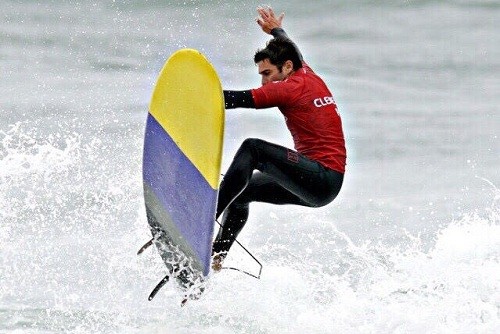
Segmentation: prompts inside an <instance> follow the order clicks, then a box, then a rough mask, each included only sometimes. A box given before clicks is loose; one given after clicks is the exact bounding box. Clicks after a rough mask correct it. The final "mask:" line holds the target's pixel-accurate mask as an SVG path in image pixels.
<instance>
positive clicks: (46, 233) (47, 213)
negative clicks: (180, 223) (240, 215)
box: [0, 0, 500, 333]
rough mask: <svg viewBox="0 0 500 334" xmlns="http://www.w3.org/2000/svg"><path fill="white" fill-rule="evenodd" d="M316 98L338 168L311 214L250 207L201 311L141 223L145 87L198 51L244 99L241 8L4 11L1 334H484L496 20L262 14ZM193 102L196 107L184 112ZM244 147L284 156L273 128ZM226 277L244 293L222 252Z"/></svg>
mask: <svg viewBox="0 0 500 334" xmlns="http://www.w3.org/2000/svg"><path fill="white" fill-rule="evenodd" d="M270 4H271V5H272V6H273V7H274V8H275V10H276V12H278V13H280V12H282V11H283V12H285V14H286V16H285V19H284V27H285V28H286V30H287V32H288V33H289V35H290V37H292V38H293V39H294V41H295V42H296V43H297V44H298V45H299V47H300V49H301V51H302V53H303V54H304V57H305V58H306V60H307V61H308V63H309V64H310V65H311V67H312V68H313V69H315V70H316V72H317V73H319V74H320V75H321V76H322V77H323V78H324V80H325V81H326V82H327V84H328V85H329V87H330V88H331V90H332V92H333V94H334V97H335V99H336V101H337V103H338V105H339V110H340V113H341V115H342V118H343V122H344V131H345V135H346V141H347V148H348V165H347V173H346V178H345V183H344V187H343V189H342V192H341V194H340V196H339V197H338V198H337V199H336V200H335V201H334V202H333V203H332V204H330V205H328V206H326V207H324V208H320V209H309V208H302V207H294V206H271V205H266V204H252V206H251V214H250V219H249V221H248V224H247V226H246V228H245V229H244V230H243V232H242V233H241V236H240V238H239V240H240V241H241V242H242V244H244V245H245V246H246V247H247V248H248V249H249V250H250V251H251V253H252V254H253V255H254V256H255V257H256V258H257V259H258V260H259V261H260V262H261V263H262V265H263V271H262V275H261V279H260V280H256V279H254V278H252V277H250V276H247V275H244V274H241V273H239V272H236V271H230V270H224V271H222V272H221V273H219V274H216V275H213V277H212V278H211V279H210V280H209V284H208V287H207V290H206V293H205V294H204V295H203V297H202V298H201V299H200V300H198V301H193V302H189V303H188V304H187V305H186V306H185V307H183V308H181V307H180V302H181V300H182V296H181V295H180V293H179V292H178V291H177V290H176V289H175V288H174V287H173V286H168V285H167V286H166V287H165V288H164V289H163V290H162V291H161V292H160V293H159V294H158V295H157V296H156V298H155V299H154V300H153V301H152V302H148V301H147V296H148V294H149V292H150V291H151V289H152V288H153V287H154V286H155V285H156V283H157V282H158V281H159V280H160V279H161V278H162V277H163V275H164V269H163V265H162V263H161V261H160V259H159V256H158V255H157V254H156V252H155V251H154V249H151V250H148V251H147V252H145V253H144V254H143V255H142V256H141V257H137V256H136V255H135V254H136V251H137V250H138V249H139V247H140V246H142V244H143V243H144V242H146V241H147V240H148V239H149V238H150V233H149V230H148V225H147V222H146V218H145V209H144V205H143V194H142V179H141V155H142V140H143V135H144V125H145V119H146V113H147V108H148V102H149V98H150V95H151V90H152V87H153V85H154V82H155V80H156V76H157V73H158V72H159V70H160V69H161V66H162V65H163V62H164V61H165V60H166V59H167V58H168V56H169V55H170V54H171V53H172V52H173V51H175V50H176V49H179V48H182V47H191V48H197V49H199V50H201V51H202V52H203V53H205V55H206V56H207V57H208V59H210V61H211V62H212V63H213V64H214V66H215V67H216V69H217V71H218V73H219V74H220V77H221V80H222V84H223V87H224V88H226V89H248V88H254V87H258V86H259V83H260V78H259V76H258V74H257V69H256V67H255V66H254V64H253V62H252V57H253V54H254V52H255V51H256V50H257V49H258V48H262V47H263V46H264V45H265V42H266V41H267V40H268V39H269V36H267V35H265V34H264V33H262V32H261V31H260V29H259V27H258V26H257V24H256V23H255V21H254V18H255V16H256V12H255V8H256V7H257V5H259V3H258V2H254V1H195V0H188V1H177V0H172V1H138V0H137V1H136V0H129V1H111V0H110V1H104V0H103V1H60V2H56V1H27V0H23V1H13V0H12V1H11V0H5V1H3V2H2V10H1V15H0V17H1V19H0V45H1V47H0V78H1V80H0V91H1V92H2V94H0V332H1V333H498V332H499V331H500V319H499V318H500V311H499V307H500V292H499V288H500V284H499V283H500V282H499V281H500V265H499V255H500V191H499V189H498V187H500V173H499V170H500V140H499V137H498V136H499V134H500V118H499V117H500V116H499V110H498V105H500V94H498V92H499V88H500V79H499V69H500V31H499V23H500V5H499V4H498V2H496V1H489V0H456V1H438V0H434V1H417V0H415V1H411V0H410V1H377V2H372V1H364V0H355V1H353V0H349V1H347V0H339V1H326V0H318V1H311V2H304V1H299V0H290V1H274V2H272V3H270ZM193 98H196V97H193ZM226 119H227V125H226V134H225V147H224V161H223V169H224V170H225V169H226V168H227V166H228V165H229V163H230V161H231V159H232V156H233V155H234V153H235V151H236V149H237V148H238V146H239V144H240V143H241V141H242V140H243V139H245V138H247V137H258V138H263V139H266V140H269V141H273V142H276V143H279V144H282V145H286V146H291V145H292V141H291V138H290V135H289V133H288V131H287V129H286V127H285V125H284V121H283V117H282V116H281V114H280V113H279V111H278V110H276V109H270V110H230V111H228V112H227V118H226ZM227 265H230V266H234V267H238V268H240V269H243V270H247V271H250V272H251V273H257V272H258V270H259V267H258V266H257V265H256V263H255V261H254V260H253V259H252V258H251V257H250V256H249V255H248V254H246V253H245V252H244V251H243V250H242V249H241V248H240V247H239V246H235V248H234V250H233V251H232V253H231V254H230V256H229V257H228V259H227Z"/></svg>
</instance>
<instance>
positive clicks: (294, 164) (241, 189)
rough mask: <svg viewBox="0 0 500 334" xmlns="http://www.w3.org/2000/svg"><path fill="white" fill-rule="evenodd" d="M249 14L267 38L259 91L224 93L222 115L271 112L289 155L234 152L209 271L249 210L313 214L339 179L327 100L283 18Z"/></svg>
mask: <svg viewBox="0 0 500 334" xmlns="http://www.w3.org/2000/svg"><path fill="white" fill-rule="evenodd" d="M257 12H258V14H259V17H258V18H257V23H258V24H259V26H260V27H261V28H262V30H263V31H264V32H265V33H267V34H270V35H272V36H273V39H271V40H270V41H269V42H268V43H267V45H266V47H265V48H264V49H262V50H259V51H257V53H256V54H255V56H254V61H255V64H256V65H257V67H258V72H259V74H260V76H261V78H262V87H260V88H257V89H250V90H244V91H230V90H225V91H224V99H225V107H226V109H232V108H255V109H261V108H271V107H278V109H279V110H280V111H281V113H282V114H283V115H284V117H285V121H286V125H287V127H288V129H289V131H290V133H291V135H292V137H293V141H294V146H295V150H291V149H288V148H285V147H283V146H279V145H276V144H273V143H269V142H266V141H264V140H261V139H255V138H249V139H246V140H245V141H244V142H243V144H242V145H241V147H240V148H239V150H238V151H237V153H236V155H235V157H234V160H233V161H232V163H231V165H230V166H229V168H228V170H227V172H226V174H225V176H224V178H223V180H222V182H221V185H220V190H219V197H218V204H217V212H216V218H219V217H220V216H221V214H222V213H224V214H223V217H222V221H221V228H220V230H219V233H218V234H217V237H216V239H215V241H214V244H213V262H212V268H213V269H214V270H215V271H219V270H220V269H221V268H222V261H223V260H224V258H225V257H226V255H227V252H228V251H229V249H230V248H231V246H232V244H233V242H234V240H235V239H236V237H237V236H238V234H239V232H240V231H241V230H242V228H243V226H244V225H245V223H246V221H247V219H248V214H249V203H251V202H265V203H272V204H296V205H302V206H307V207H321V206H324V205H326V204H328V203H330V202H332V201H333V200H334V199H335V197H336V196H337V195H338V193H339V192H340V188H341V186H342V182H343V179H344V172H345V162H346V149H345V142H344V135H343V130H342V122H341V119H340V115H339V113H338V111H337V105H336V103H335V100H334V98H333V95H332V93H331V92H330V90H329V89H328V87H327V86H326V84H325V83H324V82H323V80H322V79H321V78H320V77H319V76H318V75H316V74H315V73H314V72H313V70H312V69H311V68H310V67H309V65H307V63H306V62H305V61H304V59H303V58H302V54H301V53H300V51H299V49H298V48H297V46H296V45H295V43H294V42H292V41H291V40H290V38H289V37H288V35H287V34H286V32H285V31H284V30H283V28H282V21H283V18H284V14H281V15H279V16H276V15H275V14H274V11H273V10H272V8H270V7H267V8H263V7H258V8H257Z"/></svg>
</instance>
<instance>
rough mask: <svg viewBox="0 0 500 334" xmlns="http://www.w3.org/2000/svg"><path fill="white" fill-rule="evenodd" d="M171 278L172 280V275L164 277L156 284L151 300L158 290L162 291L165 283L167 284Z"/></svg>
mask: <svg viewBox="0 0 500 334" xmlns="http://www.w3.org/2000/svg"><path fill="white" fill-rule="evenodd" d="M169 280H170V275H167V276H165V277H163V279H162V280H161V281H160V282H159V283H158V284H157V285H156V287H155V288H154V289H153V291H151V293H150V294H149V297H148V300H149V301H151V300H153V298H154V297H155V296H156V294H157V293H158V291H160V289H161V288H163V286H164V285H165V284H167V282H168V281H169Z"/></svg>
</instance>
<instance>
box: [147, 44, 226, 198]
mask: <svg viewBox="0 0 500 334" xmlns="http://www.w3.org/2000/svg"><path fill="white" fill-rule="evenodd" d="M164 73H168V75H163V74H164ZM149 112H150V114H151V115H152V116H153V117H154V118H155V119H156V120H157V121H158V123H159V124H160V125H161V126H162V127H163V129H165V131H166V132H167V133H168V134H169V135H170V136H171V137H172V139H173V140H174V141H175V143H176V144H177V146H178V147H179V148H180V149H181V151H182V152H183V153H184V154H185V155H186V156H187V158H188V159H189V160H190V161H191V162H192V163H193V165H194V166H195V167H196V168H197V169H198V170H199V171H200V173H201V174H202V175H203V177H204V178H205V179H206V180H207V182H208V183H209V184H210V186H211V187H212V188H213V189H217V188H218V186H219V177H220V174H219V171H220V165H221V160H222V155H221V152H222V144H223V136H224V98H223V93H222V87H221V84H220V80H219V78H218V76H217V73H216V72H215V69H214V68H213V66H212V65H211V64H210V63H209V62H208V60H207V59H206V58H205V57H204V56H203V55H202V54H201V53H200V52H199V51H197V50H193V49H182V50H179V51H177V52H175V53H174V54H173V55H172V56H171V57H170V58H169V60H168V61H167V63H166V64H165V66H164V67H163V69H162V70H161V72H160V75H159V77H158V81H157V84H156V88H155V90H154V91H153V96H152V98H151V102H150V104H149Z"/></svg>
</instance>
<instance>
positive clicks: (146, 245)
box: [137, 238, 155, 255]
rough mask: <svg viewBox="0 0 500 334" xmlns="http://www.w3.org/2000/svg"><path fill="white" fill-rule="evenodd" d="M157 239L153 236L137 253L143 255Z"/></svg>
mask: <svg viewBox="0 0 500 334" xmlns="http://www.w3.org/2000/svg"><path fill="white" fill-rule="evenodd" d="M154 240H155V238H151V240H149V241H148V242H146V243H145V244H144V246H142V247H141V248H140V249H139V251H138V252H137V255H141V254H142V253H143V252H144V251H145V250H146V249H148V248H149V246H151V245H152V244H153V241H154Z"/></svg>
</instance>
